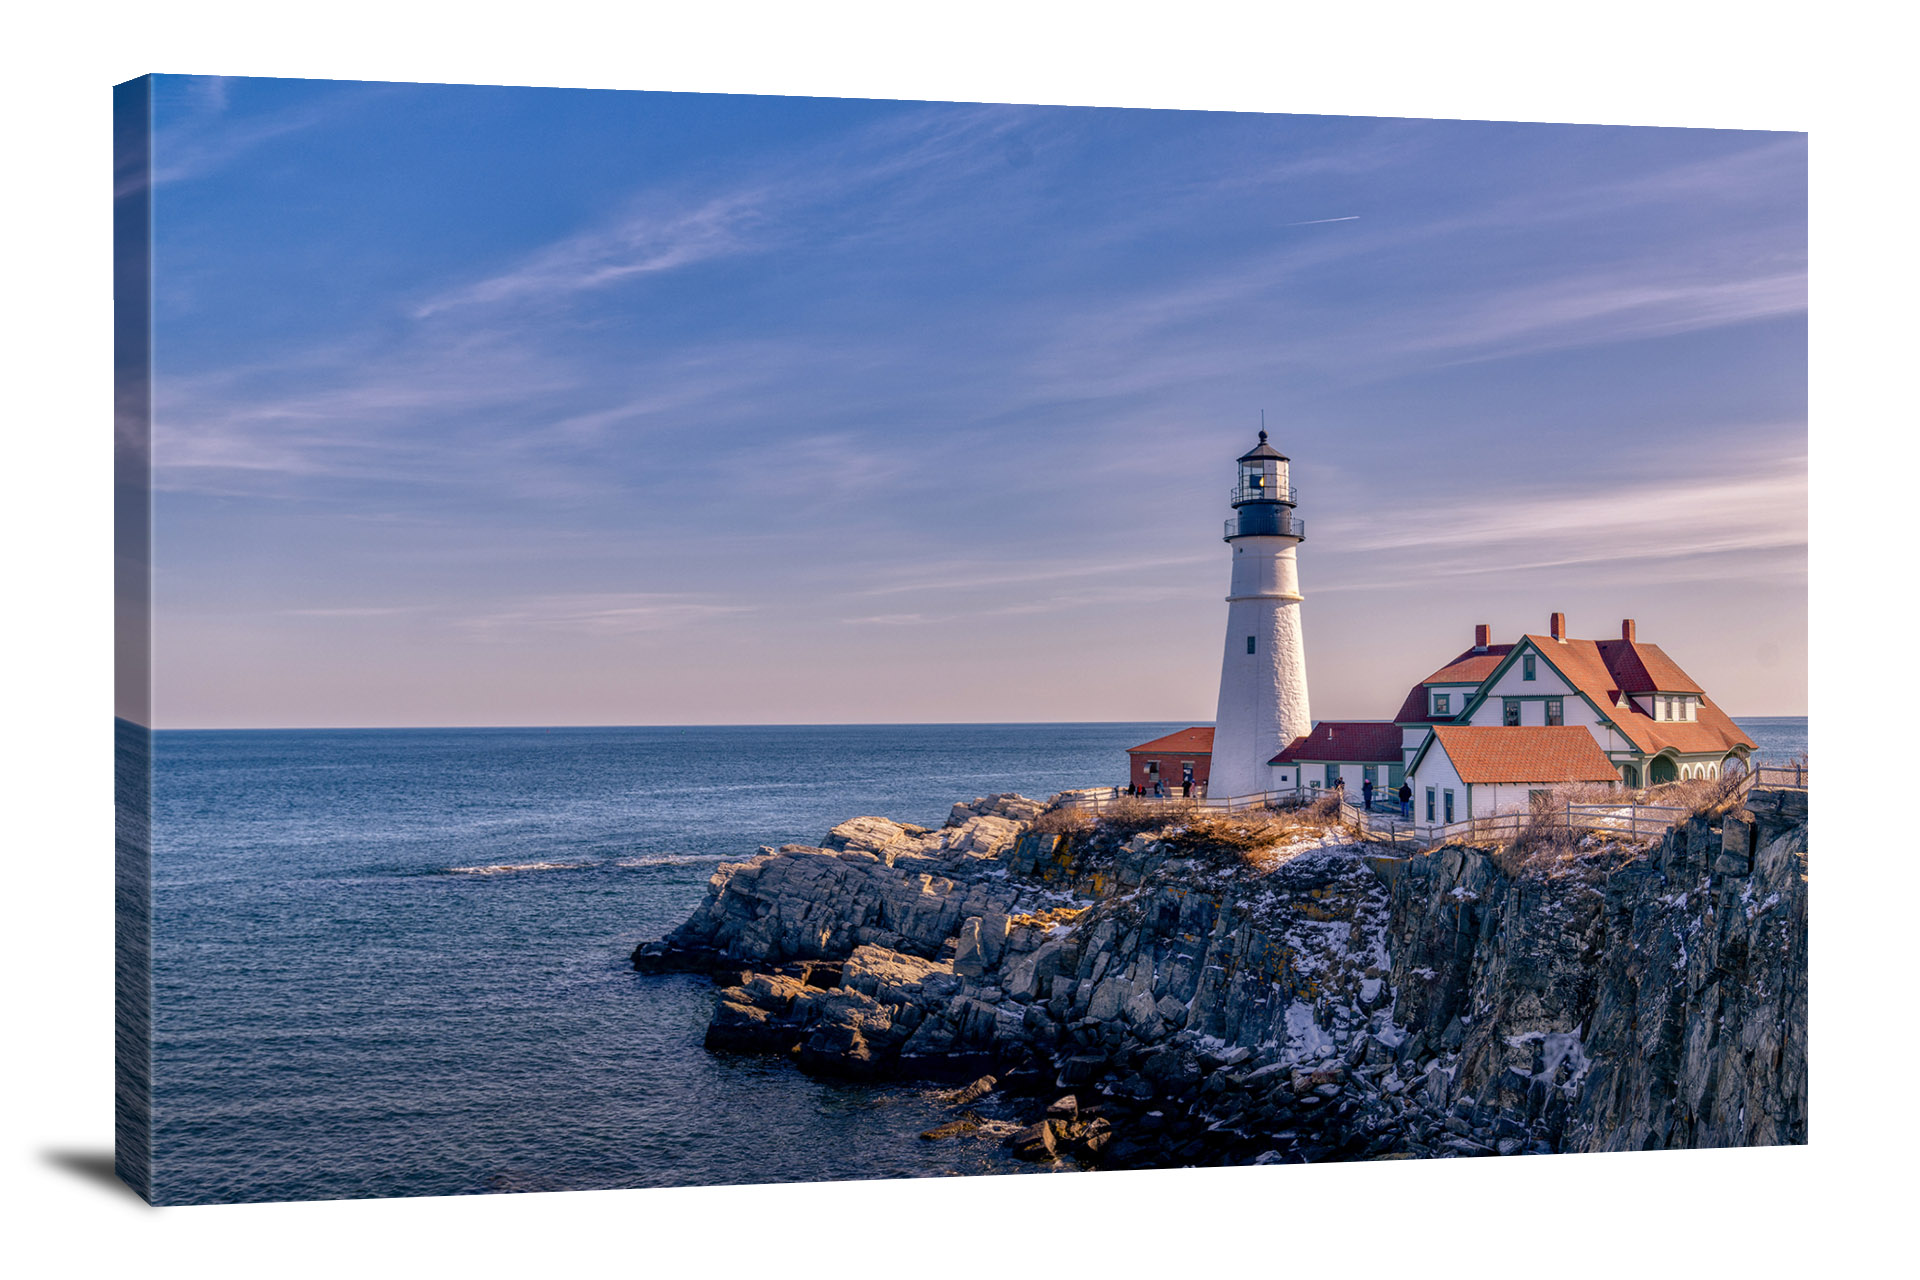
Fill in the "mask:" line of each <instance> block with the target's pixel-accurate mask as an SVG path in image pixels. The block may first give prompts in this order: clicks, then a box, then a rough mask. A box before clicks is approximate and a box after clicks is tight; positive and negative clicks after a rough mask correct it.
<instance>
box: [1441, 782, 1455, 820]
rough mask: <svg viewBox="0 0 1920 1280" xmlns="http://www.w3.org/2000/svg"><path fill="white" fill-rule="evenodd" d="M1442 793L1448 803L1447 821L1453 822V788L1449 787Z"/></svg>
mask: <svg viewBox="0 0 1920 1280" xmlns="http://www.w3.org/2000/svg"><path fill="white" fill-rule="evenodd" d="M1442 795H1443V797H1444V800H1443V803H1444V804H1445V805H1446V812H1447V821H1448V822H1452V821H1453V788H1452V787H1448V788H1447V789H1446V791H1445V792H1443V793H1442Z"/></svg>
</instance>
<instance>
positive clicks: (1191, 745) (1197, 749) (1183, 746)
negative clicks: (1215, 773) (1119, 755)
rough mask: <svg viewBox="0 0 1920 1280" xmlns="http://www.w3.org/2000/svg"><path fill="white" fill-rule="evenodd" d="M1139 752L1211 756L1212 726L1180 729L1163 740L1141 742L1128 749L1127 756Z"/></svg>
mask: <svg viewBox="0 0 1920 1280" xmlns="http://www.w3.org/2000/svg"><path fill="white" fill-rule="evenodd" d="M1141 751H1164V752H1175V751H1178V752H1182V753H1184V754H1187V755H1197V756H1204V755H1211V754H1213V726H1212V725H1210V724H1209V725H1197V726H1195V727H1194V728H1191V729H1182V730H1180V731H1179V732H1178V733H1170V734H1168V735H1167V736H1166V737H1164V738H1155V739H1154V740H1153V741H1152V742H1143V743H1141V744H1140V745H1139V746H1137V747H1128V748H1127V754H1128V755H1134V754H1136V753H1138V752H1141Z"/></svg>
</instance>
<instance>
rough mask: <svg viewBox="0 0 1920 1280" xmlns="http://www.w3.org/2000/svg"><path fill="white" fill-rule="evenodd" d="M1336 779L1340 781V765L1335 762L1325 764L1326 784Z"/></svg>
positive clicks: (1329, 784)
mask: <svg viewBox="0 0 1920 1280" xmlns="http://www.w3.org/2000/svg"><path fill="white" fill-rule="evenodd" d="M1338 781H1340V766H1339V765H1337V764H1330V765H1328V766H1327V785H1328V786H1332V785H1333V784H1334V783H1336V782H1338Z"/></svg>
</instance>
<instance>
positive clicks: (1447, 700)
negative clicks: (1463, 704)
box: [1433, 693, 1453, 716]
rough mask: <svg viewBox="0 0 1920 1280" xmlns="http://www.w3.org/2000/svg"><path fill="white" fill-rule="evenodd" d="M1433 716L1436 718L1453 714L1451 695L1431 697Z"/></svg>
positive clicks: (1442, 694) (1437, 694)
mask: <svg viewBox="0 0 1920 1280" xmlns="http://www.w3.org/2000/svg"><path fill="white" fill-rule="evenodd" d="M1433 714H1435V715H1437V716H1450V715H1452V714H1453V695H1452V694H1450V693H1436V694H1434V695H1433Z"/></svg>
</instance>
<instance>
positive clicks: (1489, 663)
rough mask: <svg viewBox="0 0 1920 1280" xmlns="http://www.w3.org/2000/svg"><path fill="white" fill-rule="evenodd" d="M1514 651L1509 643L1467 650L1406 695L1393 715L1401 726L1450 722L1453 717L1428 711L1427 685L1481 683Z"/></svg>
mask: <svg viewBox="0 0 1920 1280" xmlns="http://www.w3.org/2000/svg"><path fill="white" fill-rule="evenodd" d="M1511 652H1513V646H1512V645H1510V644H1490V645H1488V646H1487V647H1486V648H1484V649H1468V650H1467V651H1466V652H1465V653H1462V654H1461V655H1460V656H1459V657H1457V658H1455V659H1454V660H1453V661H1452V662H1449V663H1448V664H1447V665H1446V666H1444V667H1442V668H1440V669H1439V670H1438V671H1436V672H1434V673H1433V674H1432V675H1430V676H1428V677H1427V678H1426V679H1425V680H1422V681H1421V682H1420V683H1419V684H1417V685H1415V686H1413V688H1412V689H1411V690H1410V691H1409V692H1408V693H1407V700H1406V701H1405V702H1403V703H1401V704H1400V710H1399V712H1398V713H1396V714H1395V715H1394V717H1393V718H1394V721H1395V722H1396V723H1399V724H1407V723H1411V722H1416V721H1417V722H1418V723H1420V724H1432V723H1434V722H1435V721H1442V722H1444V721H1447V720H1451V719H1452V718H1453V717H1452V716H1435V715H1429V714H1428V712H1427V708H1428V706H1429V705H1430V704H1429V702H1428V700H1427V686H1428V685H1430V684H1479V683H1480V682H1481V681H1482V680H1485V679H1486V678H1487V677H1488V676H1490V675H1492V674H1493V669H1494V668H1495V667H1497V666H1499V665H1500V660H1501V659H1502V658H1504V657H1506V656H1507V655H1508V654H1509V653H1511Z"/></svg>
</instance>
